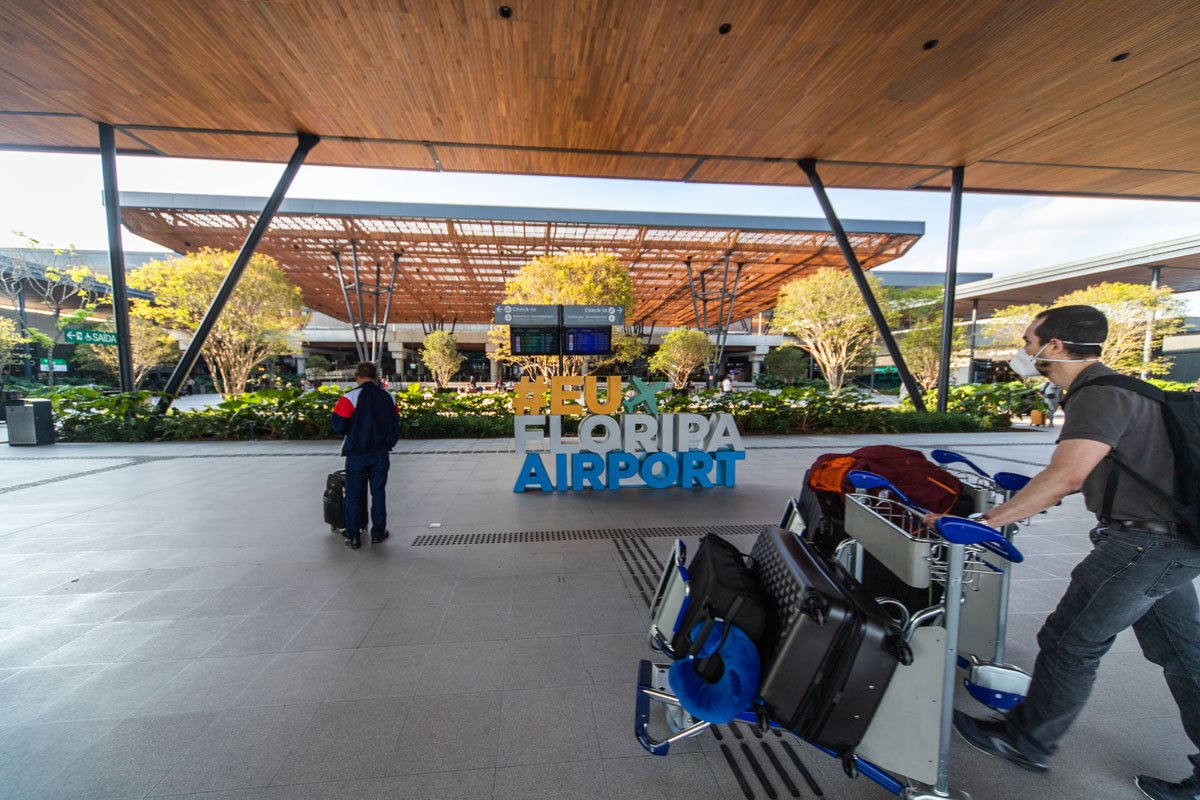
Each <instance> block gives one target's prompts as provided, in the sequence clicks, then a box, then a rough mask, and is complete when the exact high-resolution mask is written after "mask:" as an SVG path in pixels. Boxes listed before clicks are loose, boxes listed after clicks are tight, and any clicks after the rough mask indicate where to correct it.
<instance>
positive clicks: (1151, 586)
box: [1007, 526, 1200, 774]
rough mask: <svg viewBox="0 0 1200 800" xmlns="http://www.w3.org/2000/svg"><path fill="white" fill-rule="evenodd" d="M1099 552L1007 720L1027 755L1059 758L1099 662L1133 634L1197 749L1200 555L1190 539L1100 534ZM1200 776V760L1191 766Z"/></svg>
mask: <svg viewBox="0 0 1200 800" xmlns="http://www.w3.org/2000/svg"><path fill="white" fill-rule="evenodd" d="M1090 538H1091V540H1092V544H1093V545H1095V548H1094V549H1093V550H1092V552H1091V553H1089V554H1088V555H1087V557H1086V558H1084V559H1083V561H1081V562H1079V564H1078V565H1077V566H1076V567H1075V569H1074V570H1073V571H1072V572H1071V583H1070V585H1069V586H1067V591H1066V594H1064V595H1063V598H1062V600H1060V601H1059V603H1058V608H1056V609H1055V610H1054V613H1052V614H1051V615H1050V616H1049V617H1048V618H1047V619H1046V624H1045V625H1044V626H1043V627H1042V629H1041V631H1039V632H1038V637H1037V638H1038V645H1039V647H1040V648H1041V649H1040V652H1039V653H1038V657H1037V662H1036V663H1035V665H1034V668H1033V682H1032V684H1031V685H1030V687H1029V694H1028V696H1027V697H1026V699H1025V702H1024V703H1023V704H1021V705H1020V706H1017V708H1016V709H1014V710H1013V711H1012V712H1011V713H1009V714H1008V717H1007V719H1008V723H1009V726H1010V730H1011V732H1012V733H1013V734H1014V735H1015V738H1016V740H1017V742H1018V745H1019V746H1020V748H1021V749H1022V750H1024V751H1025V752H1027V753H1028V754H1030V755H1037V756H1041V757H1042V758H1045V757H1048V756H1049V755H1051V754H1052V753H1053V752H1054V751H1055V750H1057V749H1058V741H1059V739H1061V738H1062V736H1063V734H1065V733H1066V732H1067V729H1068V728H1069V727H1071V723H1073V722H1074V721H1075V718H1076V717H1077V716H1078V715H1079V712H1080V711H1082V710H1083V706H1084V703H1086V702H1087V699H1088V696H1089V695H1090V694H1091V691H1092V684H1093V683H1094V682H1095V679H1096V670H1097V669H1098V668H1099V666H1100V658H1101V656H1103V655H1104V654H1105V653H1107V652H1108V650H1109V648H1110V647H1112V644H1113V640H1114V639H1116V637H1117V634H1118V633H1120V632H1121V631H1123V630H1125V629H1126V628H1128V627H1129V626H1131V625H1132V626H1133V632H1134V634H1135V635H1136V636H1137V640H1138V644H1139V645H1141V648H1142V653H1143V654H1145V656H1146V658H1148V659H1149V660H1150V661H1152V662H1154V663H1155V664H1158V665H1159V666H1160V667H1162V670H1163V675H1164V676H1165V677H1166V680H1167V686H1168V687H1169V688H1170V690H1171V695H1172V696H1173V697H1174V698H1175V704H1176V705H1177V706H1179V714H1180V717H1181V718H1182V721H1183V728H1184V730H1185V731H1186V732H1187V735H1188V737H1189V738H1190V739H1191V740H1192V743H1193V744H1194V745H1195V746H1196V748H1197V749H1200V605H1198V604H1197V599H1196V588H1195V586H1194V585H1193V583H1192V581H1193V580H1195V578H1196V577H1197V576H1200V545H1198V544H1196V543H1195V542H1193V541H1192V540H1191V539H1190V538H1187V537H1186V536H1176V535H1172V534H1166V533H1151V532H1147V531H1135V530H1113V529H1110V528H1106V527H1103V526H1101V527H1098V528H1096V529H1094V530H1093V531H1092V532H1091V534H1090ZM1190 758H1191V760H1192V764H1193V765H1194V768H1195V770H1196V771H1197V773H1198V774H1200V754H1197V755H1193V756H1190Z"/></svg>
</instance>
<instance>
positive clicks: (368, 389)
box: [329, 381, 400, 456]
mask: <svg viewBox="0 0 1200 800" xmlns="http://www.w3.org/2000/svg"><path fill="white" fill-rule="evenodd" d="M329 422H330V424H331V425H332V426H333V431H334V433H339V434H341V435H343V436H345V437H346V438H345V439H343V440H342V455H344V456H371V455H377V454H379V453H386V452H388V451H389V450H391V449H392V448H393V447H395V446H396V442H398V441H399V440H400V410H399V409H398V408H397V407H396V401H395V400H394V399H393V398H392V396H391V395H390V394H388V392H387V390H385V389H383V388H381V387H380V386H379V384H377V383H375V382H374V381H367V382H366V383H361V384H359V385H358V386H356V387H355V388H353V389H351V390H350V391H348V392H346V393H345V394H344V395H342V396H341V397H339V398H338V401H337V403H336V404H335V405H334V406H333V414H331V415H330V417H329Z"/></svg>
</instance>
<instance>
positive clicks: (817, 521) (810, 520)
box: [797, 474, 971, 614]
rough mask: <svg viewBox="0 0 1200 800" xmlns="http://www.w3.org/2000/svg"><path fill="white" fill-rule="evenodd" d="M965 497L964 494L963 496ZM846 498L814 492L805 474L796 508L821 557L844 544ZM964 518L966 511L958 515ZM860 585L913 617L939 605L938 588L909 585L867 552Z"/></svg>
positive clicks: (939, 593) (863, 557)
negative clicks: (903, 608)
mask: <svg viewBox="0 0 1200 800" xmlns="http://www.w3.org/2000/svg"><path fill="white" fill-rule="evenodd" d="M964 497H965V495H964ZM845 505H846V499H845V498H844V497H843V496H842V495H840V494H837V493H835V492H818V491H816V490H815V489H813V488H811V487H810V486H809V485H808V475H807V474H806V475H805V476H804V485H803V486H802V487H801V489H800V497H799V500H798V502H797V506H798V508H799V511H800V517H801V519H803V520H804V538H805V539H807V540H808V542H809V544H811V545H812V546H813V547H814V548H815V549H816V551H817V552H818V553H820V554H821V555H822V556H824V557H825V558H833V557H834V553H836V552H837V548H838V545H840V544H841V543H842V542H844V541H846V539H847V538H848V537H847V536H846V528H845V519H846V508H845ZM960 510H961V509H959V508H958V506H956V507H955V514H956V515H960V516H966V515H967V514H969V513H971V512H970V511H967V512H965V513H962V514H959V511H960ZM862 583H863V586H865V587H867V589H868V590H870V592H871V595H872V596H873V597H876V598H885V597H886V598H889V599H891V600H896V601H898V602H899V603H900V604H901V605H903V606H904V607H905V609H906V610H907V611H908V613H909V614H915V613H917V612H918V611H921V610H922V609H926V608H929V607H930V606H932V605H936V604H937V603H939V602H941V599H942V587H941V586H938V585H936V584H934V585H931V586H929V587H928V588H926V589H918V588H916V587H914V586H909V585H908V584H907V583H905V582H904V581H902V580H901V579H900V578H898V577H896V576H895V575H893V574H892V572H891V571H890V570H889V569H888V568H887V567H885V566H884V565H883V564H881V563H880V562H879V560H878V559H876V558H875V557H874V556H873V555H871V554H870V553H866V552H864V553H863V554H862Z"/></svg>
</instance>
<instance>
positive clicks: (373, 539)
mask: <svg viewBox="0 0 1200 800" xmlns="http://www.w3.org/2000/svg"><path fill="white" fill-rule="evenodd" d="M389 536H391V534H390V533H388V532H387V531H384V532H383V533H381V534H379V535H378V536H372V537H371V544H379V543H380V542H382V541H383V540H384V539H386V538H388V537H389Z"/></svg>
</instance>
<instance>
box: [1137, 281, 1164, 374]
mask: <svg viewBox="0 0 1200 800" xmlns="http://www.w3.org/2000/svg"><path fill="white" fill-rule="evenodd" d="M1161 277H1162V267H1159V266H1153V267H1151V268H1150V288H1151V289H1157V288H1158V282H1159V279H1160V278H1161ZM1157 316H1158V315H1157V314H1155V308H1154V306H1151V307H1150V316H1149V318H1147V320H1146V337H1145V340H1144V341H1143V342H1142V374H1141V376H1140V377H1141V379H1142V380H1146V379H1147V378H1149V377H1150V370H1148V369H1146V365H1148V364H1149V363H1150V356H1151V355H1153V350H1154V321H1155V319H1156V318H1157Z"/></svg>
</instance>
